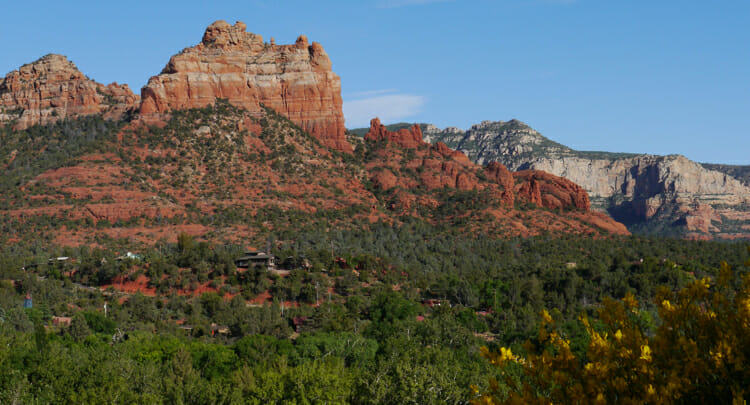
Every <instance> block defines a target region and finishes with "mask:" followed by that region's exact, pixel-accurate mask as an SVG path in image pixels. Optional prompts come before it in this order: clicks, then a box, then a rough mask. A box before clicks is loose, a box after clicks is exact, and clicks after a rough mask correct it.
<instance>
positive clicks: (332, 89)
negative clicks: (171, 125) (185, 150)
mask: <svg viewBox="0 0 750 405" xmlns="http://www.w3.org/2000/svg"><path fill="white" fill-rule="evenodd" d="M246 28H247V27H246V25H245V24H244V23H242V22H237V23H236V24H235V25H230V24H228V23H227V22H225V21H217V22H215V23H213V24H211V25H210V26H209V27H208V28H207V29H206V32H205V34H204V35H203V40H202V41H201V43H200V44H198V45H196V46H194V47H191V48H186V49H184V50H183V51H182V52H180V53H179V54H177V55H174V56H173V57H172V58H171V59H170V60H169V63H168V64H167V66H166V67H165V68H164V70H162V72H161V74H159V75H157V76H153V77H152V78H151V79H149V81H148V84H146V86H145V87H143V89H142V90H141V97H142V103H141V114H144V115H148V114H160V113H166V112H169V111H170V110H177V109H185V108H194V107H205V106H206V105H210V104H213V103H214V102H215V100H216V99H217V98H224V99H227V100H229V102H230V103H231V104H233V105H236V106H239V107H243V108H245V109H247V110H249V111H260V104H261V103H262V104H264V105H266V106H268V107H271V108H273V109H274V110H276V111H277V112H279V113H280V114H282V115H284V116H285V117H287V118H289V119H290V120H292V121H293V122H294V123H296V124H297V125H299V126H301V127H302V128H303V129H304V130H305V131H307V132H309V133H310V134H312V135H313V136H315V137H316V138H318V139H319V140H320V141H321V142H322V143H323V144H325V145H326V146H329V147H332V148H335V149H337V150H341V151H351V150H352V147H351V145H350V144H349V143H348V142H347V140H346V138H345V128H344V114H343V110H342V100H341V80H340V79H339V77H338V76H337V75H336V74H335V73H333V72H332V71H331V61H330V59H329V58H328V55H327V54H326V52H325V50H323V47H322V46H321V45H320V44H319V43H317V42H313V43H312V45H310V44H309V43H308V40H307V37H305V36H304V35H302V36H300V37H299V38H298V39H297V41H296V43H294V44H292V45H276V44H274V43H264V42H263V37H261V36H260V35H256V34H253V33H249V32H247V31H246Z"/></svg>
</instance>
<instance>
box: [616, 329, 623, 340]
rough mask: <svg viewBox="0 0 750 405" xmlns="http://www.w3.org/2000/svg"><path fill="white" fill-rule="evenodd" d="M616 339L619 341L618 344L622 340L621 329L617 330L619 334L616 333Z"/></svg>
mask: <svg viewBox="0 0 750 405" xmlns="http://www.w3.org/2000/svg"><path fill="white" fill-rule="evenodd" d="M615 339H617V341H618V342H619V341H620V340H622V331H620V330H619V329H617V332H615Z"/></svg>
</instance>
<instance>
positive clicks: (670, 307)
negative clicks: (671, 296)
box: [661, 300, 675, 311]
mask: <svg viewBox="0 0 750 405" xmlns="http://www.w3.org/2000/svg"><path fill="white" fill-rule="evenodd" d="M661 306H662V307H664V309H666V310H667V311H674V310H675V307H674V306H673V305H672V303H671V302H669V300H664V301H662V302H661Z"/></svg>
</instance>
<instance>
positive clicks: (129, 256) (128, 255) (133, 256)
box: [102, 252, 143, 261]
mask: <svg viewBox="0 0 750 405" xmlns="http://www.w3.org/2000/svg"><path fill="white" fill-rule="evenodd" d="M126 259H130V260H141V259H143V256H141V255H139V254H137V253H133V252H127V253H125V254H124V255H122V256H119V257H117V260H120V261H122V260H126ZM102 260H104V259H102Z"/></svg>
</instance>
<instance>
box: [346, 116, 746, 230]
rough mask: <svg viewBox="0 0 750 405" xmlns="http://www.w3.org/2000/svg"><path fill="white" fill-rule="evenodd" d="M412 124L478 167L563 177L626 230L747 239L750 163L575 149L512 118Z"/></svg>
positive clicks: (425, 134)
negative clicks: (458, 124) (462, 124)
mask: <svg viewBox="0 0 750 405" xmlns="http://www.w3.org/2000/svg"><path fill="white" fill-rule="evenodd" d="M396 125H403V124H396ZM420 128H421V129H422V131H423V133H424V138H425V141H427V142H430V143H435V142H443V143H445V144H446V145H447V146H448V147H450V148H453V149H456V150H460V151H462V152H464V153H466V155H467V156H468V157H469V158H470V159H471V160H472V161H474V162H476V163H478V164H487V163H489V162H499V163H502V164H503V165H505V166H507V167H508V169H510V170H511V171H516V170H526V169H534V170H542V171H546V172H548V173H551V174H554V175H556V176H561V177H565V178H567V179H569V180H571V181H572V182H574V183H576V184H578V185H580V186H582V187H583V188H584V189H586V191H587V192H588V193H589V196H590V198H591V204H592V207H593V208H595V209H598V210H601V211H607V212H609V213H610V214H611V215H612V217H613V218H614V219H615V220H617V221H619V222H622V223H624V224H626V225H627V226H628V228H629V229H630V230H631V231H632V232H637V233H646V234H658V235H671V236H682V237H690V238H700V239H714V238H729V239H733V238H750V185H749V184H750V183H749V179H750V166H730V165H716V164H700V163H696V162H693V161H691V160H689V159H687V158H685V157H684V156H680V155H668V156H657V155H647V154H633V153H613V152H589V151H577V150H574V149H572V148H569V147H567V146H565V145H562V144H560V143H557V142H554V141H552V140H550V139H549V138H546V137H544V136H543V135H541V134H540V133H539V132H537V131H535V130H534V129H533V128H531V127H529V126H528V125H526V124H525V123H523V122H521V121H518V120H510V121H483V122H481V123H479V124H476V125H473V126H472V127H471V128H469V129H468V130H462V129H459V128H455V127H448V128H444V129H440V128H437V127H436V126H434V125H431V124H420ZM350 132H352V133H355V134H356V133H357V131H356V130H353V131H350ZM735 176H737V177H735Z"/></svg>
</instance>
